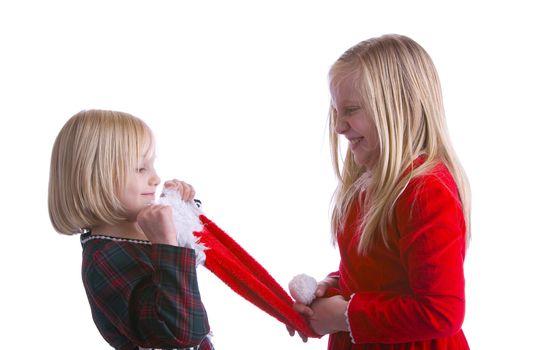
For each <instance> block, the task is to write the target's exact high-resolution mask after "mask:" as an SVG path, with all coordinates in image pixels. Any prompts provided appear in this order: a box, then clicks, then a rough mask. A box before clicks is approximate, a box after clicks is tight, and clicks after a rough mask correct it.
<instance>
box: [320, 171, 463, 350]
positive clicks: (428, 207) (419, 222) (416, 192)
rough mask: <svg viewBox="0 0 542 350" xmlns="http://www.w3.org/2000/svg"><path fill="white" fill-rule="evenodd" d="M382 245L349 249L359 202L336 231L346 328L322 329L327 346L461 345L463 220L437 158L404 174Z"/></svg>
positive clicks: (437, 349)
mask: <svg viewBox="0 0 542 350" xmlns="http://www.w3.org/2000/svg"><path fill="white" fill-rule="evenodd" d="M394 215H395V217H394V219H395V225H394V227H390V228H389V237H390V239H389V245H390V249H388V248H386V246H385V245H384V243H383V242H382V241H378V242H377V243H376V245H375V247H374V249H373V250H371V252H370V253H369V254H368V255H367V256H361V255H360V254H358V252H357V246H358V241H359V235H360V233H359V230H358V226H359V222H357V220H359V218H361V216H362V213H361V208H360V206H359V205H355V206H353V208H352V210H351V212H350V213H349V217H348V221H347V224H346V226H345V229H344V232H342V233H341V234H339V235H338V246H339V250H340V254H341V262H340V267H339V271H338V272H337V273H334V275H337V276H338V277H339V289H340V291H341V294H343V295H345V296H350V297H351V299H350V303H349V306H348V311H347V315H348V322H349V325H350V330H351V333H349V332H339V333H335V334H332V335H330V337H329V346H328V349H333V350H338V349H341V350H343V349H364V350H367V349H428V350H429V349H431V350H444V349H454V350H455V349H469V346H468V344H467V340H466V338H465V336H464V334H463V331H462V330H461V325H462V323H463V318H464V315H465V280H464V275H463V261H464V257H465V232H466V230H465V221H464V217H463V212H462V208H461V203H460V200H459V197H458V194H457V187H456V184H455V182H454V180H453V177H452V175H451V174H450V172H449V171H448V169H447V168H446V167H445V166H444V165H442V164H440V165H437V166H436V167H435V168H434V169H433V171H432V172H431V173H430V174H427V175H423V176H420V177H418V178H415V179H413V180H411V182H410V184H409V185H408V186H407V188H406V190H405V191H404V193H403V194H402V195H401V196H400V198H399V200H398V202H397V204H396V207H395V210H394Z"/></svg>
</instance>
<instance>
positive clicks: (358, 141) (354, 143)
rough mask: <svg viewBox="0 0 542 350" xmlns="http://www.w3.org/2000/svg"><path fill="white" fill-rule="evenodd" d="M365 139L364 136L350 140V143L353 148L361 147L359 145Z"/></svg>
mask: <svg viewBox="0 0 542 350" xmlns="http://www.w3.org/2000/svg"><path fill="white" fill-rule="evenodd" d="M364 138H365V137H363V136H362V137H356V138H353V139H349V140H348V141H349V142H350V146H351V147H352V148H355V147H356V146H357V145H359V143H360V142H361V141H363V139H364Z"/></svg>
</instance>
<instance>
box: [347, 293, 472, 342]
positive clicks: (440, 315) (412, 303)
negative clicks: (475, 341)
mask: <svg viewBox="0 0 542 350" xmlns="http://www.w3.org/2000/svg"><path fill="white" fill-rule="evenodd" d="M464 314H465V301H464V299H463V298H461V297H458V296H453V295H449V296H445V295H434V296H422V295H412V296H410V295H408V296H402V295H392V294H379V293H356V294H354V295H353V297H352V299H351V301H350V303H349V305H348V311H347V315H348V322H349V325H350V330H351V335H352V338H353V339H354V341H355V342H356V343H390V344H392V343H403V342H411V341H418V340H423V339H434V338H441V337H445V336H450V335H453V334H456V333H457V332H458V331H459V329H460V328H461V324H462V322H463V318H464Z"/></svg>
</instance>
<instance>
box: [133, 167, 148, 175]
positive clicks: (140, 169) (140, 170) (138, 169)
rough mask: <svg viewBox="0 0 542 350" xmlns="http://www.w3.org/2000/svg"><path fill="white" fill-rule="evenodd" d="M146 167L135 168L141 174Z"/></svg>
mask: <svg viewBox="0 0 542 350" xmlns="http://www.w3.org/2000/svg"><path fill="white" fill-rule="evenodd" d="M146 170H147V169H146V168H137V169H136V171H137V172H138V173H139V174H141V173H144V172H145V171H146Z"/></svg>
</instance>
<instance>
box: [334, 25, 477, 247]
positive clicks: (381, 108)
mask: <svg viewBox="0 0 542 350" xmlns="http://www.w3.org/2000/svg"><path fill="white" fill-rule="evenodd" d="M352 74H353V76H354V78H355V84H356V87H357V91H359V96H358V97H359V99H360V101H362V102H363V104H364V107H365V108H366V109H367V110H368V111H370V114H371V116H372V118H373V119H374V122H375V125H376V129H377V132H378V135H379V142H380V157H379V160H378V161H377V163H376V165H375V166H374V167H373V168H372V169H371V175H372V176H371V181H370V182H369V184H368V186H367V188H366V190H365V193H366V195H365V196H364V198H365V200H364V202H363V203H361V205H362V206H363V208H364V216H363V218H359V219H360V222H361V230H362V235H361V239H360V242H359V246H358V248H359V252H360V253H363V254H366V253H368V252H369V250H370V248H371V246H372V245H373V244H374V242H375V241H376V239H377V238H379V235H380V237H381V238H382V239H383V240H384V243H385V244H386V245H387V242H388V236H387V227H388V225H389V224H390V223H392V219H393V209H394V206H395V203H396V201H397V199H398V198H399V196H400V195H401V193H402V192H403V191H404V189H405V188H406V186H407V184H408V183H409V181H410V180H411V179H412V178H414V177H416V176H418V175H421V174H424V173H426V172H427V171H429V170H430V169H431V168H433V167H434V166H435V165H436V163H438V162H442V163H444V164H445V165H446V166H447V168H448V169H449V170H450V172H451V174H452V176H453V177H454V180H455V182H456V184H457V187H458V191H459V197H460V199H461V203H462V207H463V213H464V217H465V222H466V225H467V226H466V227H467V240H468V239H469V237H470V224H469V222H470V189H469V184H468V180H467V177H466V175H465V173H464V171H463V168H462V167H461V165H460V162H459V160H458V159H457V156H456V154H455V152H454V150H453V147H452V144H451V142H450V138H449V136H448V131H447V127H446V120H445V114H444V106H443V102H442V92H441V87H440V82H439V77H438V74H437V71H436V68H435V66H434V64H433V62H432V60H431V58H430V57H429V55H428V54H427V52H426V51H425V50H424V49H423V48H422V47H421V46H420V45H419V44H418V43H416V42H415V41H414V40H412V39H410V38H408V37H405V36H401V35H395V34H391V35H384V36H381V37H377V38H372V39H369V40H366V41H363V42H361V43H359V44H357V45H355V46H353V47H352V48H350V49H349V50H347V51H346V52H345V53H344V54H343V55H342V56H341V57H340V58H339V59H338V60H337V61H336V62H335V63H334V64H333V66H332V67H331V69H330V72H329V82H330V90H331V91H332V92H333V91H334V89H336V86H337V84H338V83H339V82H340V81H341V80H342V79H344V78H345V77H346V76H352ZM337 117H338V116H337V111H336V110H335V109H334V107H333V104H331V106H330V111H329V136H330V145H331V153H332V163H333V167H334V170H335V173H336V175H337V177H338V180H339V182H338V185H337V188H336V190H335V193H334V195H333V200H332V205H333V212H332V220H331V225H332V238H333V239H334V241H336V239H337V235H338V234H339V232H341V231H342V229H343V228H344V224H345V220H346V216H347V214H348V211H349V210H350V208H351V206H352V204H353V203H354V201H356V200H360V198H361V197H360V192H361V191H362V189H361V185H362V184H361V183H360V179H361V178H362V175H363V174H365V173H366V171H367V170H366V169H364V168H362V167H360V166H358V165H357V164H356V163H355V161H354V158H353V155H352V153H351V152H350V150H347V152H346V156H345V158H344V159H343V158H342V157H341V152H340V142H339V137H338V135H337V134H336V132H335V125H336V123H337ZM421 155H424V156H425V157H426V158H425V162H423V164H421V165H420V166H419V167H416V168H413V161H414V160H415V159H416V158H418V157H419V156H421ZM341 165H342V169H341ZM404 174H408V175H407V176H403V175H404Z"/></svg>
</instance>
